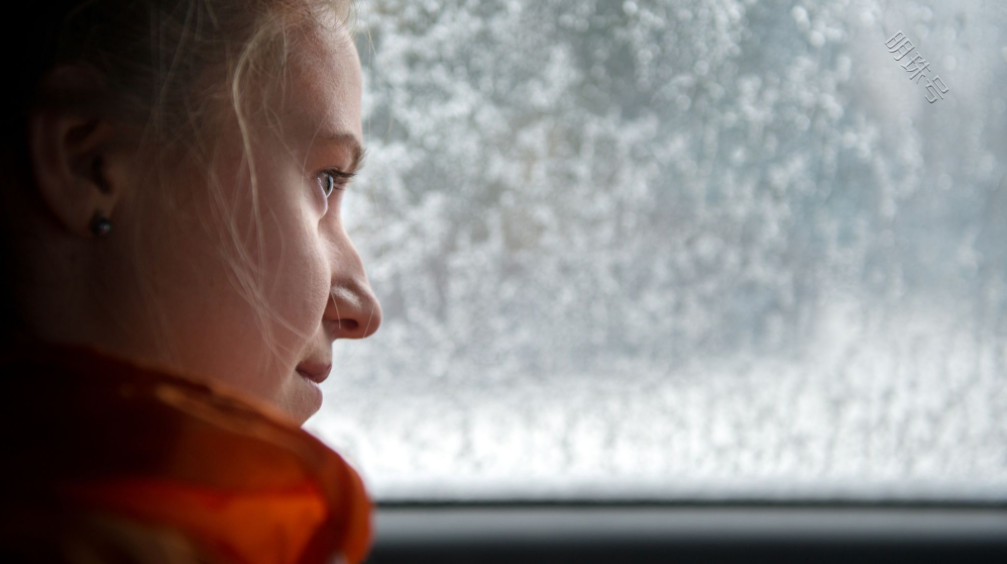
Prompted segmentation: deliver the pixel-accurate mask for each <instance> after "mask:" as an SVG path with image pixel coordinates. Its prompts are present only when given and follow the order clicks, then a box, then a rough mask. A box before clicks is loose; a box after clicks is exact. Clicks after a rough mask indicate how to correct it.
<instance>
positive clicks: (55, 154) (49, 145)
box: [27, 67, 127, 237]
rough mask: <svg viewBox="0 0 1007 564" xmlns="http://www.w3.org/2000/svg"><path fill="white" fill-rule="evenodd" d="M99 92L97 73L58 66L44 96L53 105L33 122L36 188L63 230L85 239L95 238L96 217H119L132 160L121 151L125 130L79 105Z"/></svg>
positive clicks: (43, 108) (43, 90)
mask: <svg viewBox="0 0 1007 564" xmlns="http://www.w3.org/2000/svg"><path fill="white" fill-rule="evenodd" d="M98 89H99V82H98V79H97V78H96V75H95V74H94V73H91V72H88V71H86V70H85V69H81V68H79V67H60V68H57V69H55V70H53V71H51V72H50V73H49V74H48V75H47V76H46V77H45V78H44V79H43V80H42V83H41V85H40V96H39V97H40V98H41V99H43V100H50V101H53V102H51V103H45V104H43V105H42V106H41V107H39V108H36V109H35V110H33V111H32V112H31V114H30V115H29V118H28V131H27V134H28V139H27V141H28V151H29V154H30V157H31V165H32V173H33V175H32V176H33V179H34V180H35V189H36V190H37V191H38V194H39V196H40V199H41V201H42V202H43V204H44V205H45V207H46V208H47V209H48V210H49V211H50V212H51V214H52V216H53V217H54V218H55V219H56V221H57V222H58V223H59V224H60V226H62V227H63V228H64V229H65V230H66V231H68V232H69V233H73V234H76V235H80V236H84V237H93V236H94V235H93V234H92V233H91V229H90V225H91V221H92V219H93V218H94V216H95V214H96V213H101V214H103V215H104V216H105V217H107V218H112V217H113V214H114V212H115V208H116V205H117V204H118V203H119V202H120V200H121V199H122V196H123V193H124V191H125V188H126V184H127V182H126V176H125V174H124V172H125V171H124V169H123V167H124V166H125V165H126V160H125V159H124V155H123V153H122V152H121V151H120V150H119V149H118V148H119V147H121V146H122V144H123V139H122V132H123V131H124V130H123V129H122V128H119V127H117V126H116V125H115V124H114V123H113V122H112V121H111V119H110V117H109V116H107V115H105V113H104V112H102V111H99V110H98V109H97V106H91V107H88V105H87V104H82V103H80V102H79V101H80V100H87V99H89V98H91V97H92V96H93V95H94V93H95V92H96V91H97V90H98ZM70 101H73V103H71V102H70Z"/></svg>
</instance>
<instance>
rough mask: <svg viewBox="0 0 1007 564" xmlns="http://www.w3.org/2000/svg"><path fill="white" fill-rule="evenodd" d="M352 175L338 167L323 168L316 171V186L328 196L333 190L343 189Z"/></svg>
mask: <svg viewBox="0 0 1007 564" xmlns="http://www.w3.org/2000/svg"><path fill="white" fill-rule="evenodd" d="M353 176H354V173H352V172H342V171H341V170H338V169H329V170H323V171H322V172H320V173H318V186H319V187H320V188H321V189H322V194H324V195H325V197H326V198H328V197H329V196H331V195H332V192H333V191H334V190H343V189H345V188H346V185H347V184H349V183H350V179H351V178H353Z"/></svg>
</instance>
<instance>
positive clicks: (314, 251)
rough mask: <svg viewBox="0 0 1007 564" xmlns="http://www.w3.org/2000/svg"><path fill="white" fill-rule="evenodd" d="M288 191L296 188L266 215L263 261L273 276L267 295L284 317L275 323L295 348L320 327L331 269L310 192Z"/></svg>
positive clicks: (300, 345) (277, 330)
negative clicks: (312, 206)
mask: <svg viewBox="0 0 1007 564" xmlns="http://www.w3.org/2000/svg"><path fill="white" fill-rule="evenodd" d="M288 186H289V184H288ZM295 188H297V186H295ZM289 192H293V193H292V194H290V193H288V194H287V195H288V196H292V197H287V198H282V200H283V201H277V202H274V203H273V205H271V206H269V209H270V210H271V211H270V213H268V214H267V216H266V217H265V218H263V222H264V223H263V225H264V226H266V225H268V226H270V227H269V228H264V229H266V230H267V231H268V232H267V233H265V235H266V237H265V240H266V241H268V244H267V246H268V248H267V252H266V256H265V257H264V258H265V260H264V263H265V264H264V266H265V270H266V275H267V277H269V279H270V282H269V283H268V288H267V290H266V297H267V299H268V301H269V302H270V305H271V307H272V308H273V309H274V312H275V313H276V314H277V315H278V316H280V318H281V319H280V320H279V321H278V322H276V323H275V324H276V325H277V326H276V327H274V331H275V334H276V335H277V337H278V338H282V340H283V341H284V342H285V344H288V345H290V346H291V347H292V348H294V349H295V354H296V353H300V352H302V349H303V347H304V344H305V342H306V341H307V340H308V339H310V338H311V337H313V336H314V333H315V331H317V330H318V329H319V327H321V321H322V315H323V312H324V311H325V306H326V299H327V297H328V295H329V272H328V262H327V260H326V248H325V242H324V241H323V239H322V238H321V237H320V233H319V229H318V219H317V217H315V215H316V214H317V211H313V209H312V208H311V207H310V205H306V203H307V204H311V203H312V202H311V201H310V199H309V196H310V194H298V193H296V192H295V191H293V190H291V191H289ZM288 325H289V327H287V326H288ZM281 335H282V337H281Z"/></svg>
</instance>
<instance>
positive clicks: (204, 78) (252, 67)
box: [4, 0, 354, 359]
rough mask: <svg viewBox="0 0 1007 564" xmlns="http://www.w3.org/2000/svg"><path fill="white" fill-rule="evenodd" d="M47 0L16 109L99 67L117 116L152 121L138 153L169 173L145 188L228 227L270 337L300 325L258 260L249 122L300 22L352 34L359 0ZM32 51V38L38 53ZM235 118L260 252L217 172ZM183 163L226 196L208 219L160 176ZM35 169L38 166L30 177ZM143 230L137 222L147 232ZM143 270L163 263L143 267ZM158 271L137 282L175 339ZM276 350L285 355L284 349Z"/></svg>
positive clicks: (166, 208)
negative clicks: (54, 74) (249, 243)
mask: <svg viewBox="0 0 1007 564" xmlns="http://www.w3.org/2000/svg"><path fill="white" fill-rule="evenodd" d="M37 4H41V5H42V6H41V7H40V8H37V9H36V8H30V10H35V11H37V12H39V13H38V17H33V16H34V14H29V17H28V18H27V19H26V20H25V21H26V22H28V25H29V26H31V25H35V26H36V27H35V28H33V29H28V30H25V32H24V37H31V36H36V37H40V38H41V41H42V42H43V44H42V45H36V46H35V47H37V49H36V50H35V51H32V53H29V55H28V57H27V58H26V59H24V60H22V61H21V63H20V67H19V68H17V69H15V73H16V74H18V75H20V76H19V77H18V79H19V81H18V83H19V85H21V86H22V87H24V88H23V90H22V91H20V92H19V96H20V98H21V104H20V108H19V110H20V111H19V112H17V117H20V118H25V117H26V116H27V112H28V110H29V109H30V108H31V106H32V105H35V104H38V103H39V100H38V99H37V98H36V97H35V90H34V88H35V84H36V83H37V82H38V80H39V79H40V78H41V77H42V76H43V75H44V74H45V72H47V71H48V70H50V69H52V68H54V67H56V66H59V65H64V64H73V65H82V66H85V67H88V68H90V69H92V70H94V71H96V74H97V75H98V76H100V77H101V80H102V82H103V84H104V88H103V89H102V92H103V93H107V94H112V95H113V98H114V99H113V100H111V105H114V111H115V112H116V113H117V116H118V117H122V118H124V119H128V120H131V121H135V122H137V123H140V124H142V135H141V142H140V146H139V148H140V149H141V150H140V151H139V153H140V154H147V155H149V156H150V158H152V159H153V162H151V163H150V164H151V166H152V167H153V170H154V171H157V172H158V173H159V174H157V175H156V176H157V178H158V182H156V183H152V184H150V185H148V186H145V189H152V190H156V192H157V193H158V194H160V195H161V196H160V198H152V199H151V202H152V204H151V205H156V206H158V207H159V209H160V210H163V213H165V214H168V215H179V216H184V215H186V214H191V213H195V216H196V217H197V219H198V220H199V221H200V222H201V225H202V227H203V228H204V229H211V230H223V231H220V232H219V233H218V235H219V239H220V240H221V241H222V242H223V244H222V246H221V248H220V249H219V251H220V252H221V253H222V254H223V256H224V257H225V259H226V260H227V262H228V263H229V266H230V270H231V272H232V274H233V278H232V282H233V284H234V285H235V286H236V287H237V288H238V290H239V292H240V293H241V295H242V296H243V297H244V298H245V299H246V300H247V301H248V303H249V305H250V306H251V307H252V308H254V311H255V312H256V313H257V319H258V324H259V329H260V330H261V331H262V333H263V336H264V338H265V341H266V342H267V343H270V346H271V347H272V346H274V344H275V340H274V339H272V327H273V325H274V323H276V322H279V324H281V325H284V326H286V327H287V328H289V329H291V330H295V329H294V328H293V327H290V326H289V325H288V324H286V323H285V322H284V321H283V318H282V316H281V315H280V313H279V312H276V311H272V309H271V308H270V304H269V301H268V300H267V299H266V296H264V295H263V289H264V275H265V274H266V273H264V272H263V271H262V269H261V268H257V265H256V264H255V256H262V249H263V246H264V241H263V240H262V235H261V233H262V231H261V229H260V225H258V222H259V217H260V210H259V197H258V185H257V182H256V172H255V162H254V159H253V158H252V152H251V151H250V147H251V139H250V138H249V123H250V120H251V118H252V117H253V116H254V115H256V114H257V113H260V112H263V111H264V110H268V108H266V107H265V103H266V102H265V101H266V100H267V97H263V96H255V97H254V98H255V100H257V101H258V102H259V105H258V106H256V105H254V104H253V103H252V98H253V97H251V96H249V95H248V94H249V93H250V92H252V91H254V90H256V88H255V87H256V86H262V85H266V86H267V87H268V88H266V89H264V90H271V89H273V88H275V87H276V86H277V85H278V86H279V87H280V88H282V85H283V84H284V81H283V80H280V78H282V74H283V73H284V72H285V70H286V58H287V52H288V49H289V45H290V35H291V34H290V32H291V31H292V30H293V29H295V28H297V27H298V26H302V25H315V26H319V28H320V29H324V28H326V27H328V25H327V22H335V24H336V26H344V27H345V28H347V29H349V30H352V18H353V7H354V6H353V4H354V3H353V0H55V1H53V2H44V3H37ZM54 16H55V17H54ZM49 22H53V23H49ZM32 47H33V46H32V45H27V48H28V50H31V49H32ZM22 49H24V47H22ZM263 81H265V82H263ZM279 94H280V95H282V94H283V93H282V91H281V92H279ZM105 102H106V105H109V104H108V103H109V101H107V100H106V101H105ZM267 117H268V115H267ZM228 121H236V123H237V125H238V128H239V129H240V133H241V138H242V143H243V152H244V161H243V165H245V166H247V167H248V171H249V173H250V178H251V202H252V213H253V217H252V220H253V221H254V222H255V228H256V232H257V233H258V234H259V236H258V238H257V240H256V241H255V249H254V250H253V251H249V249H247V248H246V247H245V245H244V243H243V234H242V233H239V232H238V228H237V226H236V222H235V221H234V219H235V217H234V212H235V210H232V209H229V208H228V206H227V202H226V201H225V198H224V195H223V194H224V191H223V184H224V182H226V181H227V179H220V178H217V177H216V176H215V174H214V173H213V172H212V164H213V162H214V158H215V156H216V155H217V148H218V142H219V141H220V137H219V134H220V133H221V131H222V127H221V126H222V125H223V124H224V123H225V122H228ZM274 125H275V124H274ZM10 130H13V131H17V132H19V133H22V135H21V138H20V140H19V139H16V138H14V139H11V138H7V139H5V140H4V142H5V143H6V144H7V145H8V146H7V147H6V148H7V149H8V150H11V151H14V152H17V151H18V150H22V149H23V147H22V146H20V145H23V144H24V141H23V131H24V125H23V124H22V123H18V124H17V126H15V127H13V128H11V129H10ZM19 141H20V145H19ZM143 149H148V151H146V152H145V151H144V150H143ZM22 162H28V161H27V159H24V160H23V161H22ZM180 163H184V166H191V167H194V168H195V169H197V170H199V171H201V172H202V173H204V174H205V178H206V180H207V183H206V185H207V186H208V189H209V190H210V194H209V196H210V199H211V201H213V202H215V203H216V205H215V206H214V207H213V208H212V209H210V210H205V211H207V212H209V214H210V215H209V217H207V216H203V215H200V213H201V212H203V210H190V209H188V208H187V206H186V205H185V204H184V202H180V201H179V198H178V196H179V195H180V194H181V193H182V192H181V191H179V192H176V190H175V188H174V187H171V186H167V184H166V183H165V182H163V181H160V178H161V177H162V176H163V175H162V174H160V172H163V171H165V170H170V169H172V168H177V167H178V166H180ZM22 175H23V171H22ZM30 176H31V175H30V172H29V173H28V174H27V175H23V178H30ZM137 223H138V222H137ZM144 227H145V226H141V225H136V228H137V229H138V230H140V229H143V228H144ZM142 236H148V237H149V236H157V234H151V233H144V234H141V233H140V232H139V231H138V232H137V233H136V234H135V236H134V240H135V241H138V242H139V241H140V237H142ZM7 252H8V253H10V250H7ZM133 254H134V257H133V260H134V262H135V264H138V265H140V264H142V261H144V260H145V259H144V257H143V255H142V253H141V252H140V249H139V248H137V249H134V253H133ZM137 272H146V273H151V272H153V271H152V270H151V269H150V268H142V267H139V266H138V267H137ZM151 278H152V279H146V280H137V285H138V287H139V288H140V290H141V293H142V295H143V298H144V301H145V303H146V307H147V310H148V312H149V313H150V315H151V317H152V318H153V319H154V320H155V323H156V324H157V326H156V327H155V328H154V329H155V332H156V334H159V335H164V334H165V327H166V315H167V314H168V312H164V311H162V310H161V308H160V307H159V305H158V303H157V301H156V299H154V297H153V296H154V292H153V290H152V288H153V286H154V284H156V283H157V280H155V279H153V278H156V277H154V276H152V277H151ZM157 341H158V343H157V346H159V347H161V349H162V350H161V354H162V355H163V356H165V357H167V358H172V359H177V358H178V354H177V351H174V350H169V346H168V344H167V343H169V342H170V341H168V340H167V339H164V338H160V339H158V340H157ZM272 352H273V353H274V355H276V357H282V355H281V354H280V353H279V352H278V351H276V350H273V351H272ZM288 352H289V351H288Z"/></svg>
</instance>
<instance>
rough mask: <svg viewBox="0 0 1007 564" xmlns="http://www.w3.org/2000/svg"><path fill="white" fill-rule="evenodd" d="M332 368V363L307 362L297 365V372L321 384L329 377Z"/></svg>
mask: <svg viewBox="0 0 1007 564" xmlns="http://www.w3.org/2000/svg"><path fill="white" fill-rule="evenodd" d="M331 370H332V364H331V363H325V364H323V363H320V362H305V363H302V364H299V365H298V366H297V373H298V374H300V375H301V376H304V377H305V378H307V379H308V380H311V381H312V382H317V383H319V384H321V383H322V382H324V381H325V379H326V378H328V377H329V372H330V371H331Z"/></svg>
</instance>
